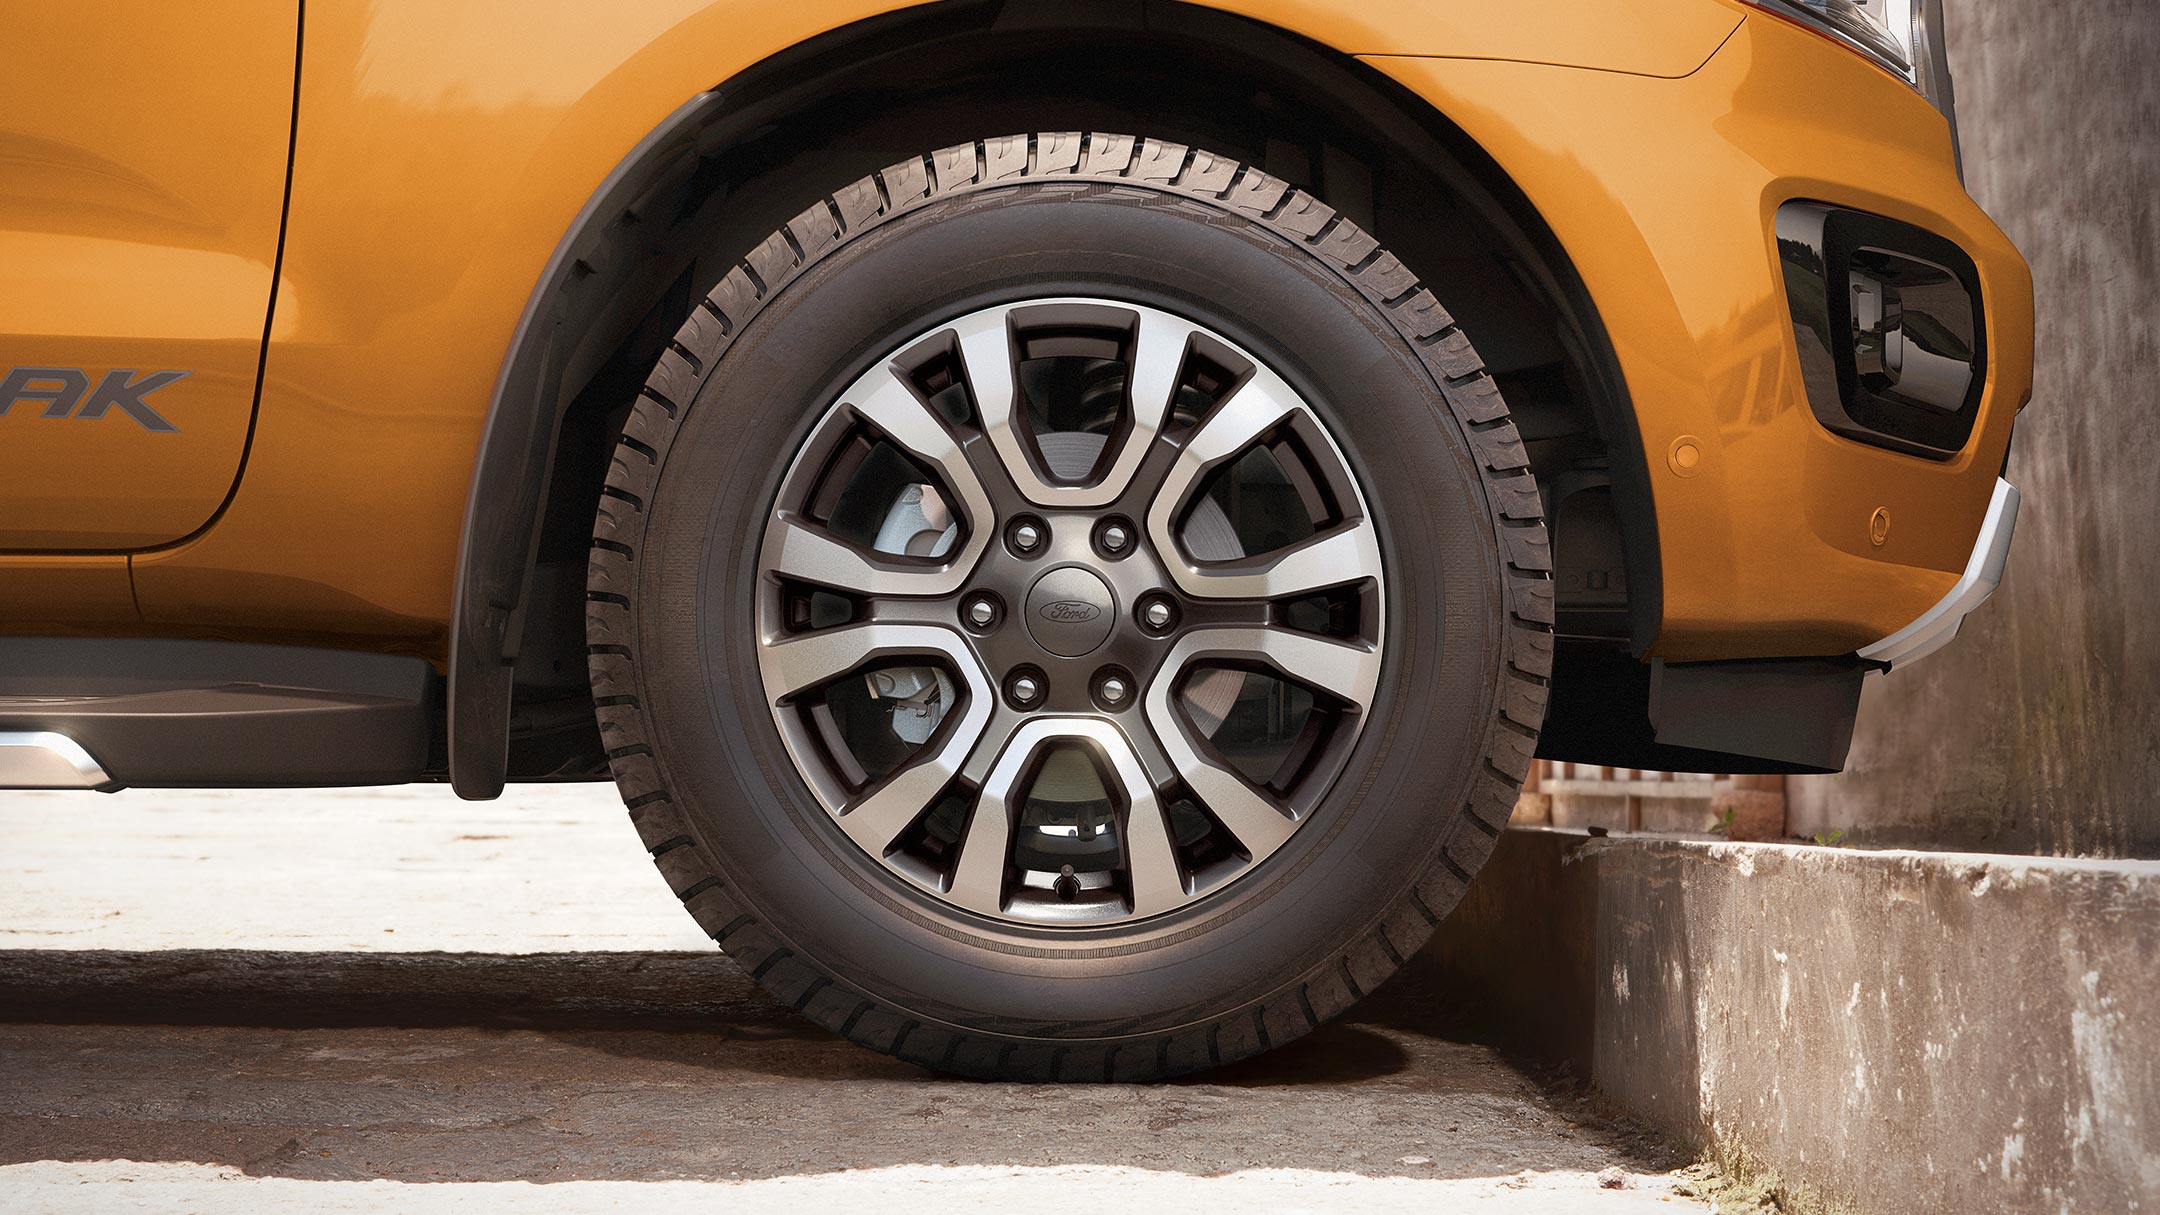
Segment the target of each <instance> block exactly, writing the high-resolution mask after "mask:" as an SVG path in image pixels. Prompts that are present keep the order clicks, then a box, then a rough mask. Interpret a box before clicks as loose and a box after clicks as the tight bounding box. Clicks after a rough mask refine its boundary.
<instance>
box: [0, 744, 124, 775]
mask: <svg viewBox="0 0 2160 1215" xmlns="http://www.w3.org/2000/svg"><path fill="white" fill-rule="evenodd" d="M110 788H118V785H117V783H116V782H115V781H114V780H113V778H112V777H110V776H107V775H106V774H105V769H104V767H103V766H101V765H100V764H99V763H98V761H97V760H95V759H93V758H91V755H90V753H89V752H88V751H85V750H83V745H82V744H81V743H79V742H76V741H75V740H74V739H72V738H69V737H68V736H67V735H65V734H56V733H54V732H52V731H50V730H35V731H0V789H110Z"/></svg>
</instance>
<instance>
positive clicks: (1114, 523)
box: [1095, 519, 1132, 558]
mask: <svg viewBox="0 0 2160 1215" xmlns="http://www.w3.org/2000/svg"><path fill="white" fill-rule="evenodd" d="M1095 547H1097V549H1102V551H1104V556H1112V558H1121V556H1125V553H1130V551H1132V523H1128V521H1125V519H1104V521H1102V523H1099V525H1097V528H1095Z"/></svg>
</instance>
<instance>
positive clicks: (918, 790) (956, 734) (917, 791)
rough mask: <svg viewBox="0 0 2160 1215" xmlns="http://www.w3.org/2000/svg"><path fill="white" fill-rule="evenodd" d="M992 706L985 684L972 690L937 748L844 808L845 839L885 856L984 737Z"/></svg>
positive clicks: (842, 818)
mask: <svg viewBox="0 0 2160 1215" xmlns="http://www.w3.org/2000/svg"><path fill="white" fill-rule="evenodd" d="M991 708H992V706H991V704H990V697H989V695H988V690H987V688H985V689H984V694H982V695H974V694H971V695H970V696H969V697H968V703H967V707H966V709H965V710H964V711H963V712H962V713H961V716H960V719H959V720H958V721H956V722H953V723H951V724H950V725H948V726H947V727H946V730H945V732H944V737H943V739H942V741H939V742H937V744H936V746H937V749H936V750H935V751H932V752H931V753H929V754H928V755H924V756H920V757H918V758H916V759H915V760H914V761H913V762H911V763H909V764H908V765H907V766H906V767H904V768H901V769H900V770H899V771H897V772H894V773H892V774H891V775H889V776H887V777H886V778H885V780H884V781H883V782H882V783H881V784H879V785H878V786H877V787H876V788H874V789H872V790H870V792H868V793H866V794H864V795H863V796H862V797H860V798H858V799H856V801H855V802H854V803H853V804H852V805H850V806H848V807H847V808H846V809H844V810H842V811H841V813H840V827H841V829H842V830H844V831H846V832H847V834H848V838H849V839H851V840H854V841H855V842H856V843H857V844H859V845H861V846H862V848H863V850H864V851H866V852H869V853H870V854H871V855H872V856H877V857H883V856H884V855H885V854H886V853H887V852H889V851H890V850H891V849H892V845H893V841H894V840H896V839H898V838H899V837H900V833H901V832H903V831H905V830H907V829H908V827H909V826H910V825H911V824H913V823H914V821H915V820H916V819H918V818H920V817H922V813H923V811H925V810H927V809H929V808H930V803H931V802H932V801H933V800H934V799H936V798H937V796H938V795H939V794H941V793H943V792H944V791H945V789H946V787H947V786H949V785H951V784H952V780H953V777H954V776H955V775H956V774H958V772H959V771H960V765H961V763H962V762H963V761H964V760H965V759H966V758H967V756H968V754H969V753H970V752H972V751H973V750H974V749H975V747H976V744H977V743H979V742H980V741H981V740H982V736H983V731H984V727H985V726H986V725H988V723H989V721H990V714H991Z"/></svg>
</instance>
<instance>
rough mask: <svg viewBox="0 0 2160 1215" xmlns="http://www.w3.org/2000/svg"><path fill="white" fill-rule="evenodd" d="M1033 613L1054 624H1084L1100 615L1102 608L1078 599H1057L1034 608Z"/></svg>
mask: <svg viewBox="0 0 2160 1215" xmlns="http://www.w3.org/2000/svg"><path fill="white" fill-rule="evenodd" d="M1035 614H1036V615H1038V616H1041V617H1042V618H1043V619H1044V620H1048V621H1051V622H1053V623H1056V624H1085V623H1086V622H1088V621H1090V620H1093V619H1095V618H1096V617H1097V616H1100V615H1102V609H1101V608H1099V607H1096V606H1095V605H1094V604H1092V603H1082V602H1080V601H1079V600H1078V599H1057V600H1053V601H1051V602H1049V603H1046V604H1044V605H1042V606H1041V607H1039V608H1037V609H1035Z"/></svg>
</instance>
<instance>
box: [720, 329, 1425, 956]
mask: <svg viewBox="0 0 2160 1215" xmlns="http://www.w3.org/2000/svg"><path fill="white" fill-rule="evenodd" d="M760 565H761V575H762V576H761V578H760V584H759V595H760V598H759V627H760V646H759V671H760V676H761V679H762V681H763V683H764V688H765V693H766V697H767V699H768V701H769V703H770V705H771V707H772V712H773V720H774V723H775V725H776V726H778V728H779V730H780V733H781V736H782V739H783V741H784V742H785V743H786V745H787V748H788V751H789V754H790V756H791V758H793V760H794V762H795V765H796V768H797V770H798V772H799V774H800V775H801V776H802V777H803V778H804V780H805V781H806V783H807V784H808V785H809V786H810V788H811V791H812V792H813V793H814V794H815V795H816V796H817V798H818V800H819V801H820V802H822V803H823V804H824V806H825V807H826V809H827V811H828V812H829V813H830V814H831V815H832V817H833V819H834V820H835V822H836V823H837V825H838V827H839V829H840V830H841V831H842V832H843V833H844V834H845V835H847V836H848V837H849V838H850V839H852V840H853V841H854V842H855V843H856V844H857V845H859V846H860V847H861V849H862V851H863V852H864V853H865V854H866V855H867V857H868V858H870V859H872V860H873V861H874V862H875V863H876V864H878V865H881V866H882V867H883V868H884V869H886V870H888V871H890V872H892V873H894V874H897V875H899V876H900V877H902V878H904V879H906V880H907V881H908V882H910V883H911V884H912V885H913V886H914V887H916V888H917V889H919V890H922V891H924V892H926V893H927V894H929V895H930V896H932V897H935V898H937V899H940V900H942V901H944V902H946V903H948V904H951V905H953V906H956V907H959V908H962V909H965V910H967V911H970V912H974V913H977V914H982V915H987V916H992V917H995V918H999V919H1005V920H1011V921H1018V922H1022V923H1029V924H1036V925H1047V926H1056V925H1066V924H1099V923H1102V922H1105V921H1118V920H1125V919H1133V918H1140V917H1146V916H1152V915H1157V914H1162V913H1164V912H1168V911H1173V910H1176V909H1178V908H1181V907H1184V906H1187V905H1189V904H1191V903H1193V902H1194V901H1197V900H1199V899H1201V898H1204V897H1206V896H1208V895H1209V894H1211V893H1212V892H1214V891H1215V890H1218V889H1220V888H1222V887H1223V886H1224V885H1226V884H1228V883H1229V882H1231V881H1233V880H1236V879H1238V878H1240V877H1242V876H1244V875H1245V874H1247V873H1249V872H1250V871H1251V870H1252V869H1254V868H1255V867H1257V866H1258V865H1259V864H1261V863H1262V862H1264V861H1265V860H1266V859H1267V858H1268V856H1269V855H1271V854H1272V853H1274V852H1275V851H1276V850H1277V849H1278V848H1280V847H1281V846H1282V844H1283V843H1285V842H1286V841H1287V840H1288V839H1289V838H1290V836H1291V835H1292V834H1293V833H1295V832H1296V831H1297V830H1298V829H1299V828H1300V827H1302V825H1303V824H1304V823H1305V822H1306V821H1307V820H1308V819H1309V818H1310V816H1311V814H1312V812H1313V810H1314V809H1315V807H1316V806H1317V805H1318V803H1319V801H1320V798H1321V797H1322V795H1323V794H1325V792H1326V791H1327V789H1328V787H1329V786H1330V785H1331V784H1332V783H1333V782H1334V780H1335V778H1336V776H1337V775H1338V774H1339V773H1340V772H1341V770H1342V769H1343V767H1344V765H1345V764H1346V763H1347V760H1348V754H1349V750H1350V748H1351V746H1352V745H1353V744H1354V743H1355V741H1356V740H1357V738H1358V737H1359V735H1360V733H1361V732H1362V730H1363V726H1364V723H1365V720H1366V718H1367V715H1368V711H1369V706H1370V705H1371V703H1372V699H1373V695H1374V691H1375V687H1376V685H1377V681H1378V677H1379V672H1380V664H1381V657H1382V642H1383V637H1382V622H1383V620H1384V602H1383V598H1382V596H1383V591H1384V587H1383V580H1382V569H1381V562H1380V555H1379V543H1378V537H1377V532H1376V527H1375V525H1374V524H1373V523H1372V521H1371V520H1370V518H1369V517H1368V514H1367V511H1366V509H1365V506H1364V498H1363V494H1362V491H1361V490H1360V489H1359V487H1358V485H1357V482H1356V479H1355V477H1354V476H1353V475H1352V473H1351V471H1350V468H1349V465H1348V462H1347V460H1346V459H1345V458H1344V456H1343V455H1342V453H1341V451H1340V450H1339V449H1338V448H1337V447H1336V446H1335V444H1334V442H1333V440H1332V438H1331V437H1330V436H1329V434H1328V432H1327V430H1326V428H1325V427H1324V426H1323V425H1322V423H1321V421H1320V418H1319V416H1318V414H1317V413H1315V412H1314V411H1313V410H1312V409H1311V407H1310V406H1308V405H1307V404H1306V402H1305V401H1304V400H1303V399H1302V398H1301V397H1300V396H1299V394H1298V393H1297V392H1295V391H1294V390H1293V389H1291V388H1290V386H1289V385H1288V384H1287V383H1286V382H1284V381H1283V380H1282V379H1281V378H1280V377H1279V376H1277V375H1276V374H1275V373H1274V372H1273V371H1271V370H1270V369H1269V368H1268V367H1267V366H1266V364H1264V363H1263V362H1261V361H1260V360H1259V359H1257V358H1255V357H1254V356H1252V355H1250V354H1248V353H1246V352H1244V351H1243V350H1240V349H1238V348H1237V347H1235V346H1234V345H1232V344H1231V343H1229V342H1228V341H1227V340H1225V339H1223V338H1221V337H1219V336H1217V335H1215V334H1213V333H1211V332H1209V331H1208V330H1206V329H1204V328H1202V327H1200V326H1198V325H1196V324H1194V323H1192V322H1191V321H1188V320H1185V319H1183V318H1180V317H1176V316H1172V315H1170V314H1168V313H1164V312H1161V311H1158V310H1156V309H1152V308H1147V307H1142V306H1139V305H1134V304H1129V303H1120V302H1113V301H1107V300H1076V299H1057V300H1042V301H1030V302H1026V303H1021V304H1013V305H1006V306H1001V307H997V308H991V309H986V310H984V311H982V312H977V313H974V314H970V315H968V316H964V317H960V318H958V319H956V320H954V321H951V322H948V323H946V324H943V325H939V326H935V327H933V328H931V329H929V330H927V331H925V332H923V333H919V334H917V335H915V336H914V337H911V338H909V339H908V340H906V341H904V342H901V343H899V344H897V345H896V346H895V347H894V348H893V351H892V353H891V354H890V355H889V356H887V357H886V358H885V359H884V360H882V361H881V362H880V364H878V365H876V366H874V367H873V368H872V369H871V370H870V371H869V372H867V373H865V374H864V375H862V376H861V377H860V378H858V379H857V380H856V381H855V382H854V383H852V384H850V385H848V386H847V387H846V388H845V389H843V390H842V391H841V392H840V393H838V394H837V396H836V399H835V401H834V403H833V404H832V405H831V406H830V407H829V408H828V409H827V410H826V412H825V414H824V415H823V417H822V418H821V419H820V421H819V422H818V424H817V425H816V426H815V427H814V428H813V430H812V433H811V435H810V437H809V439H808V440H807V441H806V443H805V445H804V448H803V450H802V452H801V453H800V455H799V456H798V457H797V459H796V460H795V462H794V464H793V466H792V467H791V468H790V470H789V471H788V473H787V474H786V475H785V477H784V478H783V482H782V488H781V491H780V495H779V498H778V501H777V502H776V503H775V504H774V509H773V512H772V515H771V517H770V520H769V521H768V524H767V527H766V534H765V539H764V543H763V546H762V548H761V551H760Z"/></svg>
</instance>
